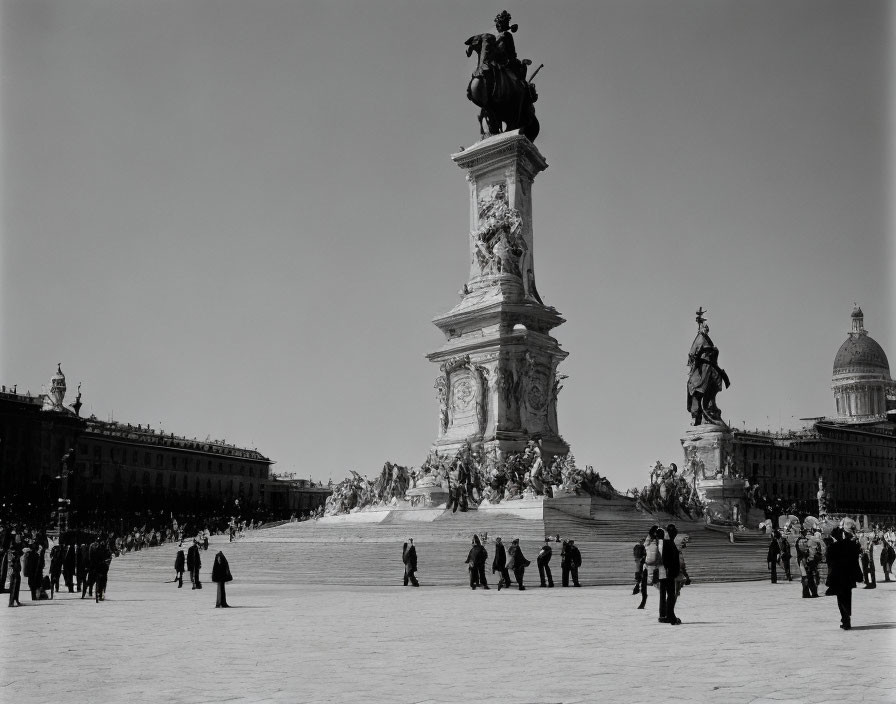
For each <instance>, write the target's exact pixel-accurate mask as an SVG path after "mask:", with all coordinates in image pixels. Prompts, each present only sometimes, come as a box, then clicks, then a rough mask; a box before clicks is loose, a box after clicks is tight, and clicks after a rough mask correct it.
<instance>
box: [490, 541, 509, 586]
mask: <svg viewBox="0 0 896 704" xmlns="http://www.w3.org/2000/svg"><path fill="white" fill-rule="evenodd" d="M495 572H498V573H500V575H501V576H500V577H499V578H498V591H501V587H510V572H509V571H508V570H507V551H506V550H505V549H504V543H502V542H501V538H500V537H498V538H495V559H494V560H492V574H494V573H495Z"/></svg>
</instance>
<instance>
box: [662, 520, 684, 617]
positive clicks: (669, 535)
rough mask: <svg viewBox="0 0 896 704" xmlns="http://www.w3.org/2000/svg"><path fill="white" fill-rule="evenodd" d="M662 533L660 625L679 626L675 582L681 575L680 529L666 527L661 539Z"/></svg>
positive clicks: (671, 524) (670, 526)
mask: <svg viewBox="0 0 896 704" xmlns="http://www.w3.org/2000/svg"><path fill="white" fill-rule="evenodd" d="M660 533H661V531H659V530H658V531H657V537H658V538H659V548H660V556H661V558H662V565H661V567H660V616H659V619H658V620H659V622H660V623H671V624H672V625H673V626H677V625H679V624H680V623H681V619H680V618H678V617H677V616H676V615H675V601H676V596H675V580H676V578H677V577H678V575H679V574H680V573H681V560H680V557H679V552H678V547H677V546H676V545H675V536H676V535H678V528H676V527H675V524H674V523H670V524H669V525H668V526H666V532H665V535H663V536H662V537H660Z"/></svg>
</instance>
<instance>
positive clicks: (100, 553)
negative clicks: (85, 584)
mask: <svg viewBox="0 0 896 704" xmlns="http://www.w3.org/2000/svg"><path fill="white" fill-rule="evenodd" d="M111 563H112V553H111V552H110V551H109V546H108V545H106V536H105V535H101V536H100V537H99V539H98V540H97V541H96V542H95V543H94V544H93V545H91V546H90V573H91V574H92V575H93V580H94V599H95V600H96V603H97V604H99V603H100V602H101V601H105V600H106V582H107V581H108V579H109V565H110V564H111Z"/></svg>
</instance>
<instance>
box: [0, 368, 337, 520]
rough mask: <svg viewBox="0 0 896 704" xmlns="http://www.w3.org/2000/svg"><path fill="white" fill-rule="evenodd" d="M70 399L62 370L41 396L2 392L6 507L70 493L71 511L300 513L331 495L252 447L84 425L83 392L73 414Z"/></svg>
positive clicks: (108, 424) (91, 421) (107, 424)
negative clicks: (276, 468)
mask: <svg viewBox="0 0 896 704" xmlns="http://www.w3.org/2000/svg"><path fill="white" fill-rule="evenodd" d="M65 392H66V383H65V375H64V374H63V373H62V368H61V365H60V366H59V367H58V368H57V371H56V374H54V375H53V377H52V378H51V379H50V387H49V390H48V391H47V393H45V394H40V395H37V396H32V395H31V394H30V392H29V393H25V394H21V393H19V392H18V389H17V387H13V388H7V387H6V386H3V387H0V496H2V498H3V499H4V502H15V503H25V504H28V503H31V504H33V505H35V506H38V505H45V506H46V505H50V504H55V503H56V502H57V500H58V498H59V497H61V496H62V495H63V494H64V495H66V496H67V497H68V498H70V499H71V501H72V508H73V509H75V510H94V509H108V508H124V509H128V510H145V509H150V510H153V509H160V510H179V511H190V510H194V511H206V510H216V509H218V508H220V507H222V506H225V505H227V504H228V503H229V504H230V505H231V506H233V504H234V502H235V501H236V500H239V501H240V505H241V506H244V507H246V508H262V507H263V508H266V509H271V510H273V511H277V512H289V511H293V512H296V513H297V514H301V513H307V512H310V511H312V510H314V509H315V508H317V507H318V506H321V505H323V504H324V503H325V501H326V497H327V496H328V495H329V493H330V489H329V488H328V487H325V486H320V485H315V484H314V483H313V482H311V481H308V480H295V479H281V478H279V477H277V476H276V475H272V474H271V465H273V464H274V462H273V461H272V460H270V459H268V458H267V457H265V456H264V455H262V454H261V453H260V452H258V451H257V450H254V449H252V450H250V449H246V448H242V447H236V446H234V445H229V444H227V443H225V442H222V441H217V440H214V441H212V440H196V439H189V438H186V437H180V436H177V435H174V434H173V433H164V432H162V431H157V430H155V429H152V428H150V427H149V426H148V425H147V426H145V427H144V426H142V425H131V424H130V423H120V422H116V421H102V420H99V419H98V418H96V417H95V416H90V417H89V418H81V417H80V410H81V393H80V387H79V392H78V396H77V398H76V400H75V403H73V404H72V405H71V407H67V406H65V405H64V404H63V400H64V397H65ZM72 450H73V452H72ZM65 470H68V472H67V474H68V476H67V478H66V479H65V482H64V484H65V486H63V474H65V473H66V472H65Z"/></svg>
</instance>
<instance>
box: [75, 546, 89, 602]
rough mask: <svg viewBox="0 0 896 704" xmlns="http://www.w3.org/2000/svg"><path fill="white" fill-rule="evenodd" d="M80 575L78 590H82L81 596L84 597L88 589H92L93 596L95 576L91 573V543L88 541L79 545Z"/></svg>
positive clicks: (77, 571) (78, 573)
mask: <svg viewBox="0 0 896 704" xmlns="http://www.w3.org/2000/svg"><path fill="white" fill-rule="evenodd" d="M75 574H76V575H77V577H78V591H79V592H81V598H82V599H83V598H84V597H85V596H86V595H87V592H88V590H89V591H90V596H93V578H92V576H91V574H90V545H88V544H87V543H81V544H80V545H79V546H78V566H77V568H76V573H75Z"/></svg>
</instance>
